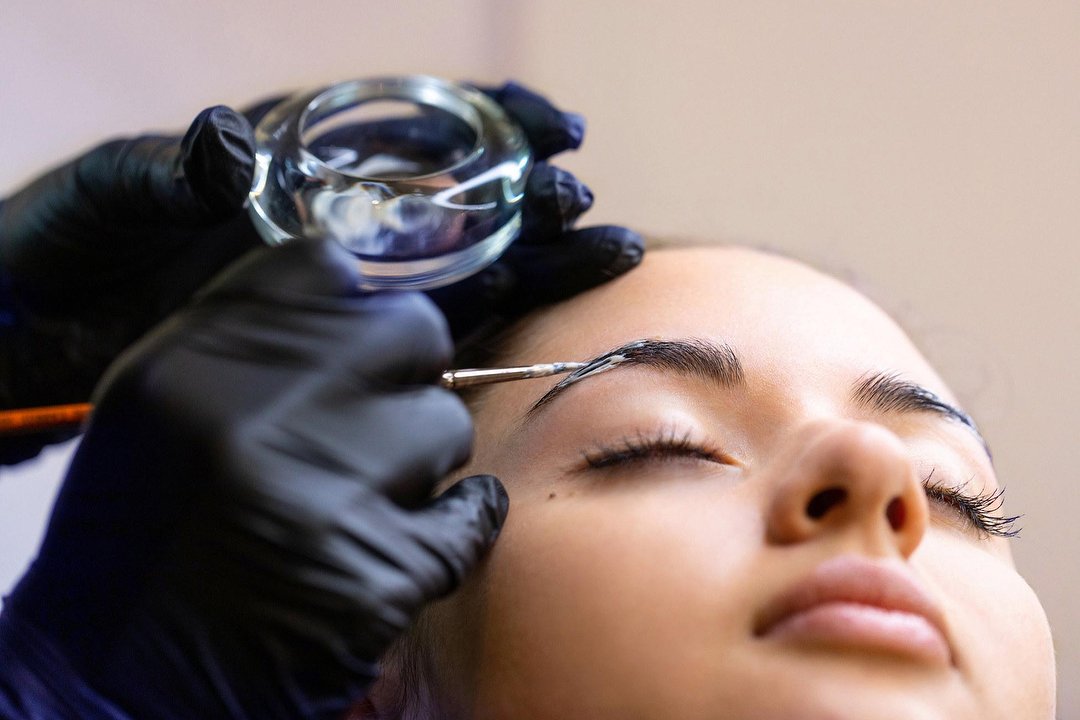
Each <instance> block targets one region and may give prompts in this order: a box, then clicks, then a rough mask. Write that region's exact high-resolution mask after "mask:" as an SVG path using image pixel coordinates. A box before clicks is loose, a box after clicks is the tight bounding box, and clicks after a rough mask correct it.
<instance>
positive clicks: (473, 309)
mask: <svg viewBox="0 0 1080 720" xmlns="http://www.w3.org/2000/svg"><path fill="white" fill-rule="evenodd" d="M643 253H644V240H643V239H642V237H641V236H640V235H639V234H637V233H636V232H634V231H633V230H630V229H628V228H624V227H619V226H615V225H602V226H597V227H590V228H584V229H582V230H575V231H573V232H569V233H565V234H563V235H561V236H559V240H558V242H556V243H549V244H546V245H531V244H525V243H522V244H517V243H515V244H514V245H511V246H510V248H509V249H508V250H507V251H506V253H504V254H503V256H502V257H501V258H500V259H499V260H498V261H497V262H495V263H494V264H492V265H490V266H489V267H487V268H485V269H484V270H483V271H481V272H479V273H477V274H476V275H473V276H472V277H468V278H465V279H464V280H461V281H460V282H457V283H454V284H453V285H449V286H447V287H443V288H438V289H435V290H431V291H429V292H428V296H429V297H431V298H432V299H433V300H434V301H435V303H436V304H437V305H438V306H439V309H440V310H442V312H443V314H444V315H445V316H446V319H447V322H448V324H449V326H450V334H451V336H452V337H454V338H457V339H460V338H464V337H466V336H468V335H469V334H470V333H472V332H473V331H474V330H476V329H477V324H478V322H485V321H487V320H488V319H490V317H491V316H492V315H498V316H501V317H502V318H504V319H505V318H510V317H514V316H516V315H520V314H521V313H524V312H527V311H528V310H530V309H532V308H534V307H537V306H539V305H544V304H547V303H551V302H556V301H558V300H563V299H566V298H568V297H571V296H573V295H576V294H577V293H579V292H582V291H583V290H587V289H589V288H591V287H594V286H596V285H599V284H601V283H603V282H606V281H607V280H610V279H611V278H613V277H616V276H618V275H621V274H622V273H624V272H626V271H627V270H629V269H631V268H632V267H634V266H636V265H637V264H638V263H640V262H641V258H642V255H643Z"/></svg>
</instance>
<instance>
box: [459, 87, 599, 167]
mask: <svg viewBox="0 0 1080 720" xmlns="http://www.w3.org/2000/svg"><path fill="white" fill-rule="evenodd" d="M474 87H476V89H477V90H480V91H481V92H483V93H484V94H485V95H488V96H489V97H491V98H492V99H493V100H494V101H495V102H497V103H499V105H501V106H502V108H503V110H505V111H506V113H507V114H508V115H509V116H510V117H512V118H513V119H514V120H516V121H517V123H518V124H519V125H521V127H522V129H523V130H524V131H525V137H526V138H528V140H529V145H530V146H532V149H533V156H534V158H535V159H536V160H546V159H547V158H549V157H551V156H552V155H555V154H557V153H561V152H563V151H565V150H576V149H577V148H578V147H580V146H581V141H582V139H584V137H585V118H584V117H582V116H581V115H579V114H577V113H572V112H563V111H562V110H559V109H558V108H557V107H555V106H554V105H552V104H551V103H550V102H549V101H548V100H547V99H546V98H544V97H542V96H540V95H537V94H536V93H534V92H533V91H531V90H529V89H527V88H524V87H522V86H521V85H518V84H517V83H515V82H508V83H506V84H505V85H503V86H502V87H497V88H491V87H481V86H474Z"/></svg>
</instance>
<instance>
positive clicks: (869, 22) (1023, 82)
mask: <svg viewBox="0 0 1080 720" xmlns="http://www.w3.org/2000/svg"><path fill="white" fill-rule="evenodd" d="M3 16H4V19H3V22H0V130H2V132H0V158H2V162H0V194H6V193H8V192H11V191H12V190H14V189H15V188H16V187H18V186H19V185H20V184H21V183H22V182H24V181H25V180H28V179H29V178H30V177H31V176H32V175H33V174H34V173H36V172H39V171H41V170H43V169H45V168H46V167H47V166H50V165H53V164H56V163H57V162H59V161H61V160H63V159H65V158H67V157H69V156H71V155H73V154H75V153H77V152H79V151H81V150H83V149H86V148H87V147H88V146H89V145H91V144H95V143H96V142H98V141H100V140H102V139H104V138H106V137H111V136H115V135H120V134H132V133H139V132H143V131H147V130H176V131H180V130H182V129H183V128H184V127H186V125H187V123H188V122H189V121H190V120H191V118H192V117H194V115H195V114H196V113H197V112H198V111H199V110H200V109H201V108H203V107H205V106H207V105H211V104H216V103H227V104H233V105H243V104H245V103H247V102H249V101H252V100H255V99H258V98H260V97H263V96H265V95H268V94H272V93H277V92H280V91H283V90H288V89H294V88H299V87H305V86H309V85H315V84H322V83H325V82H329V81H333V80H338V79H345V78H351V77H359V76H371V75H380V74H388V73H411V72H424V73H430V74H437V75H442V76H446V77H450V78H456V79H472V80H476V81H484V82H500V81H502V80H504V79H507V78H516V79H519V80H521V81H523V82H524V83H526V84H528V85H530V86H532V87H534V88H536V89H538V90H540V91H542V92H544V93H545V94H547V95H549V96H550V97H551V98H553V99H554V100H556V101H557V102H559V103H560V104H561V105H563V106H564V107H566V108H569V109H574V110H577V111H580V112H582V113H583V114H584V115H585V116H586V117H587V118H588V121H589V132H588V136H587V140H586V143H585V146H584V147H583V149H582V150H581V151H580V152H579V153H578V154H577V155H576V156H574V157H569V156H567V157H560V159H559V163H560V164H561V165H563V166H564V167H567V168H568V169H570V170H572V171H574V172H576V173H577V174H579V175H580V176H581V177H582V178H583V179H585V180H586V181H587V182H588V183H589V184H590V185H591V187H592V188H593V190H594V191H595V192H596V195H597V202H596V205H595V208H594V210H593V211H592V212H591V213H589V215H588V216H587V219H588V221H589V223H599V222H618V223H622V224H626V225H631V226H633V227H635V228H637V229H639V230H642V231H646V232H652V233H659V234H664V235H682V236H704V237H708V238H716V239H717V240H724V241H736V242H748V243H755V244H769V245H772V246H775V247H778V248H780V249H782V250H785V251H787V252H790V253H792V254H795V255H797V256H800V257H803V258H805V259H807V260H809V261H811V262H814V263H817V264H819V265H821V266H824V267H825V268H827V269H830V270H832V271H833V272H836V273H838V274H840V275H842V276H843V277H845V278H846V279H849V280H852V279H854V280H856V281H857V282H858V284H859V285H860V286H861V287H863V288H864V289H866V290H867V291H868V292H869V293H870V294H871V295H872V296H873V297H874V298H875V299H877V300H878V301H879V302H880V303H882V304H883V305H884V306H885V307H886V309H888V310H890V311H891V312H893V313H894V314H896V315H897V316H898V317H899V319H900V320H901V322H902V323H903V324H905V325H906V326H907V327H908V329H909V330H910V331H911V332H912V334H913V335H914V337H915V339H916V341H917V342H918V343H919V344H920V345H921V346H922V347H923V348H924V349H925V351H926V352H927V354H928V355H929V356H930V358H931V360H932V361H933V362H935V364H936V365H937V366H938V368H939V369H940V370H941V371H942V373H943V375H944V376H945V378H946V379H947V380H948V381H949V382H950V384H951V385H952V387H953V388H954V389H955V390H956V391H957V392H958V394H959V395H960V397H961V399H962V400H963V401H964V403H965V404H966V405H967V407H968V409H969V410H970V411H971V412H972V413H973V414H974V415H975V417H976V418H977V419H978V421H979V422H980V423H981V425H982V428H983V431H984V434H985V435H986V436H987V437H988V438H989V440H990V443H991V445H992V446H993V448H994V451H995V457H996V461H997V467H998V471H999V474H1000V476H1001V477H1002V478H1003V479H1004V481H1005V482H1006V484H1007V485H1008V497H1007V500H1006V509H1007V510H1009V511H1010V512H1020V513H1024V520H1023V526H1024V531H1023V535H1022V537H1021V538H1020V539H1019V540H1018V541H1016V543H1015V552H1016V556H1017V560H1018V563H1019V566H1020V570H1021V572H1022V573H1023V574H1024V575H1025V577H1027V578H1028V581H1029V582H1030V583H1031V584H1032V585H1033V586H1034V588H1035V589H1036V591H1037V592H1038V594H1039V595H1040V596H1041V598H1042V601H1043V604H1044V605H1045V607H1046V609H1047V612H1048V614H1049V616H1050V619H1051V623H1052V625H1053V627H1054V632H1055V637H1056V643H1057V649H1058V663H1059V687H1060V692H1059V710H1060V716H1061V717H1080V617H1078V616H1077V613H1076V610H1075V608H1076V607H1077V603H1076V596H1077V591H1078V589H1080V562H1078V561H1077V553H1078V551H1080V523H1077V522H1076V521H1075V519H1074V518H1075V514H1076V513H1077V512H1078V507H1077V504H1078V503H1080V493H1078V490H1077V487H1078V482H1077V480H1078V478H1077V463H1076V459H1075V458H1073V457H1072V453H1073V452H1074V451H1075V450H1076V449H1077V445H1078V443H1077V428H1078V426H1080V380H1078V375H1077V369H1078V368H1080V333H1078V330H1080V320H1078V310H1080V283H1078V282H1077V280H1076V270H1075V269H1076V267H1077V266H1078V264H1080V242H1078V240H1080V3H1077V2H1075V0H1042V1H1041V2H1038V3H1031V2H1026V1H1024V0H1015V1H1014V2H996V1H994V0H952V1H951V2H948V3H942V2H938V1H937V0H865V1H862V0H860V1H854V0H819V1H818V2H812V3H811V2H800V1H797V0H789V1H784V0H754V1H753V2H751V1H750V0H743V1H741V2H734V1H725V0H686V1H685V2H679V1H678V0H667V1H666V2H663V3H661V2H653V1H650V0H617V1H616V0H611V1H607V0H577V1H576V2H573V1H571V0H530V1H529V2H520V3H514V2H508V1H507V0H458V1H457V2H453V3H435V2H430V0H404V1H402V0H398V1H397V2H393V3H385V2H382V3H375V2H363V1H357V0H349V1H348V2H346V1H343V0H322V1H321V2H318V3H305V4H300V3H291V2H284V1H282V0H260V1H259V2H253V1H251V0H232V1H231V2H227V3H214V4H210V3H191V2H179V1H177V0H171V1H164V2H155V3H85V2H76V1H75V0H6V1H5V2H4V11H3ZM70 452H71V445H68V446H63V447H60V448H56V449H53V450H50V451H49V452H47V453H45V454H44V455H43V456H42V457H41V458H40V459H39V460H37V461H34V462H31V463H26V464H24V465H22V466H19V467H17V468H15V469H6V468H5V469H2V470H0V593H4V592H7V590H8V589H9V588H10V587H11V586H12V585H13V583H14V582H15V580H16V578H17V577H18V575H19V574H20V573H21V571H22V569H23V567H24V566H25V564H26V563H27V562H28V561H29V559H30V558H31V557H32V556H33V553H34V550H35V548H36V545H37V543H38V541H39V539H40V535H41V531H42V529H43V527H44V523H45V520H46V517H47V513H48V510H49V506H50V503H51V501H52V498H53V495H54V493H55V491H56V488H57V486H58V481H59V478H60V476H61V473H62V471H63V468H64V465H65V463H66V461H67V458H68V456H69V455H70ZM986 630H987V632H993V631H994V629H993V628H987V629H986Z"/></svg>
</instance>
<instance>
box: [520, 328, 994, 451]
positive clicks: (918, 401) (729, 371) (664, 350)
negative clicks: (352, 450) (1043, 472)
mask: <svg viewBox="0 0 1080 720" xmlns="http://www.w3.org/2000/svg"><path fill="white" fill-rule="evenodd" d="M634 366H639V367H640V366H644V367H649V368H654V369H657V370H670V371H673V372H674V373H676V374H678V375H682V376H685V377H696V378H700V379H704V380H709V381H713V382H715V383H717V384H719V385H720V386H722V387H727V388H733V387H738V386H741V385H744V384H745V382H746V374H745V372H744V371H743V366H742V363H741V362H740V360H739V356H738V354H737V353H736V352H735V350H734V348H732V347H731V346H730V345H728V344H726V343H715V342H712V341H709V340H702V339H697V338H689V339H684V340H650V339H645V340H635V341H633V342H629V343H626V344H625V345H622V346H620V347H617V348H615V349H613V350H609V351H608V352H606V353H604V354H602V355H598V356H597V357H595V358H593V359H592V360H589V361H588V362H587V363H586V365H585V367H583V368H581V369H580V370H577V371H575V372H573V373H571V374H570V375H568V376H566V377H565V378H563V379H562V380H561V381H559V382H558V383H557V384H556V385H555V386H554V387H552V388H551V389H550V390H548V391H547V392H546V393H544V395H543V396H542V397H541V398H540V399H539V400H537V401H536V402H535V403H533V405H532V407H530V408H529V409H528V411H526V413H525V418H524V419H525V422H528V421H529V420H531V419H532V418H533V417H535V416H536V415H537V414H539V412H540V411H541V410H542V409H543V408H545V407H546V406H547V405H549V404H550V403H551V402H553V401H554V400H555V399H556V398H558V397H559V396H561V395H562V394H563V393H565V392H566V391H567V390H568V389H569V388H570V387H572V386H573V385H576V384H577V383H578V382H581V381H582V380H586V379H588V378H589V377H591V376H593V375H596V374H599V373H601V372H606V371H608V370H616V369H619V368H622V367H634ZM851 400H852V401H853V402H854V403H855V404H856V405H858V406H860V407H863V408H866V409H869V410H873V411H876V412H880V413H886V414H907V413H920V412H928V413H933V414H936V415H939V416H941V417H943V418H946V419H949V420H953V421H956V422H959V423H960V424H962V425H963V426H964V427H966V428H967V429H968V430H970V431H971V432H972V433H974V435H975V437H976V438H977V439H978V440H979V442H980V443H981V444H982V446H983V449H985V450H986V454H987V455H991V453H990V446H989V445H988V444H987V442H986V440H985V439H984V438H983V436H982V434H981V433H980V432H979V429H978V427H977V426H976V425H975V421H974V420H972V419H971V416H970V415H968V414H967V413H965V412H964V411H963V410H960V409H959V408H957V407H954V406H953V405H950V404H949V403H947V402H945V401H944V400H942V399H941V397H939V396H938V395H936V394H935V393H934V392H932V391H931V390H928V389H927V388H925V387H923V386H921V385H917V384H915V383H913V382H909V381H907V380H904V379H902V378H901V377H900V375H899V374H898V373H895V372H872V373H867V374H866V375H864V376H862V377H860V378H859V379H858V380H856V381H855V383H854V384H853V386H852V390H851ZM991 457H992V456H991Z"/></svg>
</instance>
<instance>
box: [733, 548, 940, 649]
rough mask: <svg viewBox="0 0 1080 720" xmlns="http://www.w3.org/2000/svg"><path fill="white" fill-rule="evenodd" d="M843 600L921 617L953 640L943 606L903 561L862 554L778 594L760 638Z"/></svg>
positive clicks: (758, 630)
mask: <svg viewBox="0 0 1080 720" xmlns="http://www.w3.org/2000/svg"><path fill="white" fill-rule="evenodd" d="M841 602H844V603H857V604H861V605H869V606H872V607H878V608H882V609H884V610H892V611H897V612H906V613H911V614H914V615H921V616H922V617H924V618H926V620H927V621H928V622H929V623H930V624H931V625H933V626H934V627H935V628H937V630H938V632H940V633H941V635H942V637H944V638H948V635H947V633H946V631H945V617H944V614H943V612H942V610H941V607H940V606H939V605H938V604H937V603H936V602H935V601H934V600H933V599H932V598H931V597H930V595H929V594H927V592H926V591H925V590H923V588H922V587H921V586H920V584H919V583H918V582H917V581H916V580H915V578H914V577H912V576H911V574H910V571H908V570H907V569H906V567H905V566H904V565H903V564H902V563H900V562H899V561H890V560H871V559H869V558H864V557H860V556H856V555H841V556H838V557H834V558H831V559H829V560H826V561H825V562H823V563H821V564H820V565H818V566H817V567H816V568H814V570H813V571H811V572H810V574H809V575H807V576H806V577H804V578H802V580H800V581H798V582H796V583H795V584H794V585H792V586H791V587H790V588H788V589H787V590H786V591H784V592H782V593H780V594H779V595H778V596H776V597H775V598H774V599H773V600H772V601H771V602H769V603H768V604H767V605H766V606H765V608H764V610H763V611H762V612H761V613H760V614H759V616H758V618H757V622H756V623H755V626H754V634H755V635H757V636H762V635H766V634H768V632H769V631H770V630H771V629H772V628H774V627H776V626H777V625H778V624H779V623H781V622H782V621H784V620H786V619H787V618H789V617H792V616H793V615H796V614H798V613H800V612H803V611H805V610H809V609H811V608H813V607H817V606H819V605H824V604H826V603H841Z"/></svg>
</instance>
